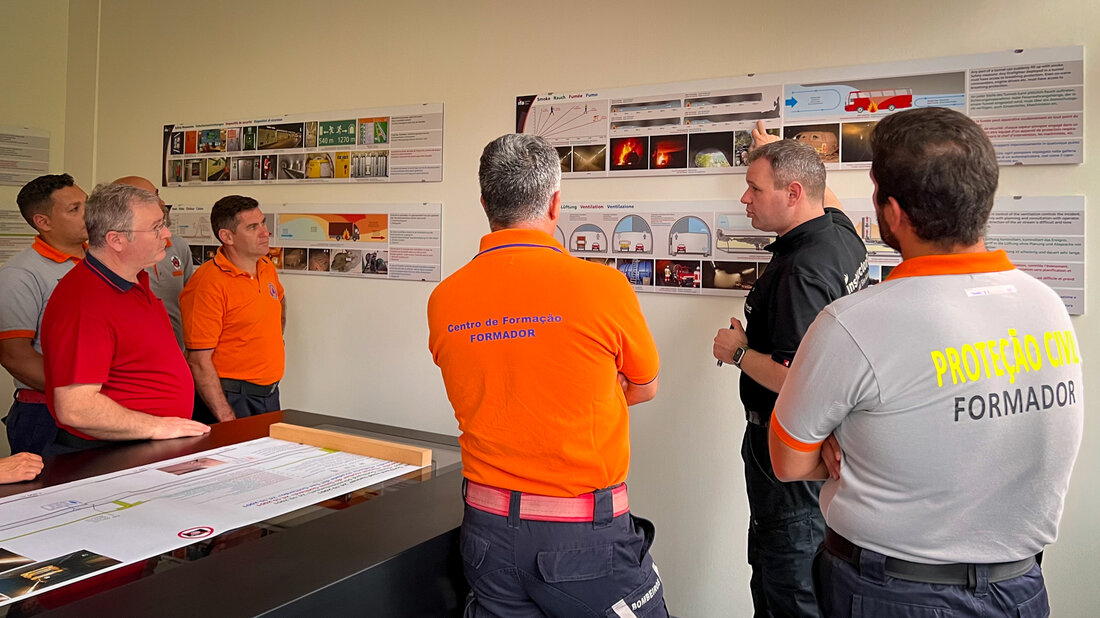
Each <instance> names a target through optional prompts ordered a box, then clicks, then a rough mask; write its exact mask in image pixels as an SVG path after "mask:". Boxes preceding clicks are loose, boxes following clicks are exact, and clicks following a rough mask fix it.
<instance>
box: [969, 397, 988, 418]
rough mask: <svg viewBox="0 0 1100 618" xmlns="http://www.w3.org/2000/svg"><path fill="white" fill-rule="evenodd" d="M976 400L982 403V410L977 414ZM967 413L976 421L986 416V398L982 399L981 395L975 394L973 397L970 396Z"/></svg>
mask: <svg viewBox="0 0 1100 618" xmlns="http://www.w3.org/2000/svg"><path fill="white" fill-rule="evenodd" d="M975 401H977V402H978V403H980V404H982V405H981V410H979V411H978V414H977V415H975V414H974V402H975ZM967 414H969V415H970V418H972V419H974V420H976V421H977V420H980V419H981V418H982V417H983V416H985V400H984V399H982V396H981V395H974V396H973V397H971V398H970V405H969V406H968V410H967Z"/></svg>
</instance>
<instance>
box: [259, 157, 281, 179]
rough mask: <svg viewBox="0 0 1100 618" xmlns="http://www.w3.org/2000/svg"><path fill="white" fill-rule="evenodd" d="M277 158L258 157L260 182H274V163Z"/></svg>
mask: <svg viewBox="0 0 1100 618" xmlns="http://www.w3.org/2000/svg"><path fill="white" fill-rule="evenodd" d="M278 158H279V157H278V155H263V156H262V157H260V180H275V170H276V167H275V162H276V160H277V159H278Z"/></svg>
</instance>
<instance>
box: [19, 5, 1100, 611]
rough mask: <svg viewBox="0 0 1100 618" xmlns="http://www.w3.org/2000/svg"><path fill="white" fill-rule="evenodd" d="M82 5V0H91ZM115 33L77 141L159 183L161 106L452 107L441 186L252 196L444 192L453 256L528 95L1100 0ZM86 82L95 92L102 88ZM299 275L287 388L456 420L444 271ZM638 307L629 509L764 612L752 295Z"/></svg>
mask: <svg viewBox="0 0 1100 618" xmlns="http://www.w3.org/2000/svg"><path fill="white" fill-rule="evenodd" d="M26 4H27V5H28V6H29V5H31V3H29V2H28V3H26ZM92 4H94V3H92ZM72 5H73V7H74V8H73V10H74V11H75V10H77V7H78V6H79V7H80V10H82V11H88V10H89V9H88V6H89V3H88V2H87V1H86V0H72ZM20 6H21V7H22V6H23V5H22V3H21V4H20ZM28 10H29V9H28ZM101 32H102V35H101V38H100V45H99V78H98V81H97V82H95V84H97V85H98V97H93V98H92V102H91V103H88V102H87V101H86V100H85V102H84V103H83V104H81V103H78V102H71V103H72V105H73V106H80V108H81V109H84V105H88V104H98V112H97V113H96V114H95V115H94V119H95V123H96V125H97V126H98V131H97V132H95V133H94V134H93V135H92V138H91V139H90V140H89V139H88V136H87V135H83V136H76V137H74V140H78V141H79V140H83V141H81V144H89V143H90V144H91V148H92V149H93V154H94V158H93V159H92V164H93V165H94V166H95V175H96V180H98V181H105V180H107V181H109V180H111V179H113V178H114V177H117V176H120V175H123V174H134V173H136V174H143V175H146V176H149V177H152V178H156V177H158V176H157V174H158V169H159V162H160V160H159V150H160V143H161V142H160V127H161V125H162V124H165V123H168V122H189V121H215V120H220V119H232V118H237V117H247V116H253V115H259V114H270V113H294V112H309V111H322V110H329V109H343V108H352V107H374V106H388V105H399V104H407V103H420V102H443V103H444V104H445V110H446V120H445V137H444V143H445V148H444V165H445V171H444V176H445V180H444V182H442V183H429V184H423V185H391V186H379V185H371V186H350V185H348V186H339V185H336V186H325V187H317V186H303V187H286V186H279V187H241V188H240V190H241V191H242V192H246V193H248V194H251V195H253V196H255V197H256V198H258V199H259V200H260V201H261V203H268V204H274V203H283V202H289V203H370V202H420V201H432V202H435V201H438V202H443V204H444V251H443V259H444V270H445V271H446V272H448V273H449V272H451V271H453V270H455V269H456V268H458V267H459V266H460V265H462V264H463V263H464V262H465V261H466V260H468V259H469V258H470V256H472V255H473V253H474V252H475V251H476V248H477V242H478V238H479V237H480V236H481V235H482V234H483V233H484V232H485V231H486V225H485V223H484V220H483V217H482V214H481V212H480V208H479V207H478V202H477V197H478V190H477V181H476V172H477V158H478V155H479V154H480V150H481V148H482V146H484V144H485V143H486V142H488V141H489V140H490V139H492V138H494V137H496V136H498V135H500V134H502V133H506V132H508V131H511V130H513V128H514V127H513V118H514V97H515V96H516V95H518V94H530V93H535V92H541V91H545V90H570V89H581V88H591V87H603V88H610V87H620V86H629V85H640V84H651V83H660V82H669V81H682V80H688V79H703V78H710V77H722V76H730V75H738V74H743V73H749V72H756V73H774V72H779V71H789V70H798V69H806V68H816V67H829V66H845V65H852V64H859V63H863V62H879V61H883V62H885V61H893V60H906V59H913V58H927V57H936V56H945V55H958V54H968V53H979V52H986V51H994V50H1003V49H1009V48H1017V47H1024V48H1027V47H1054V46H1064V45H1080V44H1090V43H1092V42H1093V41H1095V37H1096V33H1097V32H1100V4H1098V3H1097V2H1095V0H1063V1H1062V2H1058V3H1047V4H1040V3H1036V2H1033V1H1023V0H1003V1H1000V2H989V1H986V2H977V1H975V2H957V1H947V0H928V1H927V2H922V3H912V4H909V3H891V4H877V5H869V4H867V3H849V2H842V1H836V0H834V1H831V2H830V1H815V2H808V1H789V2H784V3H771V4H767V3H740V2H734V3H716V2H710V1H706V2H704V1H698V0H684V1H681V2H676V3H667V2H654V1H635V2H629V3H628V2H622V3H619V2H592V1H588V2H575V1H573V0H561V1H559V2H556V3H550V4H546V3H518V2H505V1H489V0H481V1H472V0H471V1H467V2H451V3H445V2H430V1H428V0H406V1H403V2H389V3H386V2H358V3H349V2H331V1H327V0H322V1H317V2H312V3H304V2H288V1H269V2H258V1H238V2H232V3H227V2H217V1H214V0H192V1H191V2H187V3H160V2H144V1H141V0H103V1H102V31H101ZM75 36H77V35H76V33H74V37H75ZM75 40H76V39H75V38H74V39H73V41H75ZM56 44H57V45H61V46H63V45H64V41H63V40H58V41H57V42H56ZM70 44H73V45H75V44H76V43H75V42H74V43H70ZM81 44H82V45H83V44H84V43H81ZM62 55H63V54H62ZM1086 56H1087V58H1086V66H1093V65H1096V64H1097V62H1100V56H1098V53H1097V50H1096V49H1095V48H1089V49H1086ZM1089 77H1090V83H1089V85H1088V91H1089V92H1088V93H1087V94H1086V96H1087V100H1089V101H1094V100H1098V98H1097V97H1098V95H1100V92H1098V89H1100V80H1098V79H1097V76H1096V74H1095V72H1093V73H1092V74H1090V75H1089ZM72 79H73V76H70V80H72ZM79 89H80V90H81V92H83V93H85V94H86V93H87V92H88V88H87V85H86V83H85V84H84V85H82V86H80V88H79ZM84 98H85V99H87V97H86V96H85V97H84ZM76 111H77V110H76V109H72V110H70V114H72V113H76ZM1089 111H1090V113H1092V114H1096V113H1098V112H1100V107H1098V106H1097V105H1095V104H1094V105H1092V106H1090V109H1089ZM0 120H3V118H0ZM1087 138H1088V139H1087V150H1088V151H1089V153H1091V152H1094V151H1096V150H1097V148H1098V147H1100V137H1097V134H1096V133H1095V132H1094V131H1093V132H1088V133H1087ZM743 182H744V181H743V179H742V177H741V176H710V177H704V178H634V179H615V180H610V179H608V180H571V181H566V182H565V183H564V186H563V193H564V195H565V197H566V199H568V200H582V199H591V200H601V199H603V200H629V199H661V198H669V199H677V198H680V199H682V198H692V199H716V198H726V199H728V198H731V197H737V196H739V195H740V193H741V190H742V187H743ZM830 183H831V184H832V185H833V187H834V188H835V189H836V191H837V193H838V194H839V195H841V196H842V197H843V196H868V195H870V191H871V189H870V183H869V182H868V180H867V177H866V174H865V173H862V172H840V173H835V174H832V175H831V177H830ZM88 184H91V183H88ZM1001 187H1002V193H1004V194H1012V193H1021V194H1029V195H1050V194H1055V195H1061V194H1066V195H1071V194H1085V195H1089V196H1097V195H1100V165H1098V164H1096V163H1094V162H1092V161H1091V160H1090V161H1089V162H1087V163H1086V164H1084V165H1080V166H1051V167H1034V168H1027V169H1015V168H1012V169H1003V171H1002V182H1001ZM224 193H226V190H225V189H214V188H209V189H208V188H175V189H165V190H164V194H165V197H166V199H167V200H168V201H170V202H174V203H205V204H210V203H212V202H213V201H214V200H215V199H217V198H218V197H220V196H221V195H223V194H224ZM1088 226H1089V231H1090V235H1091V236H1095V235H1096V233H1097V229H1098V226H1100V224H1098V223H1096V222H1095V221H1093V220H1092V218H1090V220H1089V221H1088ZM1096 271H1097V268H1096V266H1095V265H1094V264H1090V273H1089V277H1088V284H1089V286H1090V287H1091V288H1092V291H1091V296H1090V301H1089V303H1088V305H1087V310H1086V312H1087V314H1088V315H1086V316H1084V317H1081V318H1077V319H1076V320H1075V324H1076V326H1077V329H1078V333H1079V339H1080V343H1081V347H1082V350H1083V355H1084V358H1085V359H1086V363H1088V362H1089V361H1088V359H1090V358H1092V356H1093V355H1096V354H1100V343H1098V341H1097V339H1096V337H1094V336H1092V335H1091V334H1090V330H1091V329H1090V326H1091V325H1092V323H1094V322H1096V319H1097V318H1096V317H1095V314H1096V313H1097V311H1100V306H1098V305H1097V302H1096V301H1095V298H1096V297H1097V295H1100V286H1098V276H1097V273H1096ZM284 283H285V285H286V288H287V294H288V299H289V304H290V309H289V314H290V315H289V317H290V324H289V327H288V334H287V350H288V356H289V359H288V360H289V362H288V373H287V377H286V381H285V386H284V391H283V392H284V404H285V405H287V406H289V407H297V408H301V409H306V410H312V411H317V412H325V413H330V414H337V415H341V416H347V417H352V418H358V419H365V420H372V421H378V422H384V423H394V424H401V425H406V426H410V427H416V428H420V429H426V430H432V431H440V432H448V433H453V432H455V423H454V420H453V418H452V417H451V413H450V410H449V407H448V405H447V401H446V398H445V396H444V391H443V387H442V383H441V381H440V379H439V373H438V371H437V370H436V368H435V367H434V366H433V365H432V363H431V359H430V358H429V355H428V353H427V350H426V340H427V329H426V326H425V318H424V306H425V302H426V300H427V297H428V294H429V293H430V289H431V286H430V285H428V284H421V283H408V282H386V281H362V282H360V281H351V282H349V281H335V280H327V279H323V278H310V277H300V276H299V277H296V276H290V275H288V276H286V277H284ZM642 307H643V309H644V310H645V312H646V316H647V318H648V320H649V323H650V327H651V328H652V330H653V331H654V334H655V336H656V339H657V343H658V345H659V346H660V349H661V355H662V366H663V369H662V376H661V393H660V395H659V396H658V397H657V399H656V400H655V401H653V402H651V403H649V404H646V405H644V406H640V407H638V408H637V409H636V410H635V411H634V414H633V416H634V418H633V435H632V442H633V455H634V457H633V469H632V474H631V478H630V484H631V497H632V506H633V507H634V508H635V510H636V511H637V512H638V513H639V514H641V515H643V516H645V517H649V518H651V519H653V520H654V521H655V522H656V524H657V528H658V533H657V534H658V537H657V543H656V546H655V555H656V557H657V560H658V562H659V563H660V565H661V569H662V571H661V572H662V575H664V577H665V579H666V584H667V595H668V599H669V602H670V605H671V607H672V609H673V611H674V612H675V613H677V614H680V615H683V616H742V615H749V614H750V613H751V610H750V608H751V603H750V599H749V593H748V584H747V582H748V579H749V570H748V567H747V566H746V564H745V553H746V548H745V539H744V536H745V528H746V525H747V523H746V522H747V518H748V512H747V507H746V505H745V499H744V497H743V496H744V486H743V482H742V480H741V479H742V475H741V462H740V457H739V453H738V449H739V445H740V439H741V432H742V428H743V420H742V418H743V417H742V411H741V407H740V404H739V403H738V400H737V387H736V377H737V371H736V370H735V369H733V368H728V367H727V368H723V369H718V368H716V367H715V366H714V362H713V359H712V358H711V356H710V341H711V339H712V338H713V336H714V333H715V331H716V330H717V329H719V328H722V327H723V325H726V324H728V318H729V316H730V315H731V314H734V315H740V314H741V313H742V309H743V303H742V302H741V301H740V300H732V299H721V298H680V297H676V298H673V297H671V296H654V295H643V296H642ZM1096 401H1100V399H1095V398H1094V399H1090V404H1089V405H1088V415H1089V417H1090V422H1088V423H1087V424H1086V436H1085V442H1084V445H1083V447H1082V454H1081V457H1080V458H1079V461H1078V466H1077V471H1076V474H1075V477H1074V482H1073V486H1072V488H1071V493H1070V496H1069V499H1068V501H1067V507H1066V515H1065V518H1064V520H1063V529H1062V538H1061V540H1060V541H1059V543H1058V544H1057V545H1055V546H1054V547H1052V548H1051V549H1050V550H1049V551H1048V553H1047V559H1046V562H1045V565H1046V572H1047V577H1048V581H1049V585H1050V589H1051V596H1052V603H1053V605H1054V610H1055V615H1056V616H1082V615H1093V614H1095V613H1096V612H1097V611H1100V589H1098V588H1097V587H1096V586H1095V585H1094V584H1093V582H1092V581H1091V577H1089V576H1090V575H1091V574H1092V573H1093V572H1094V571H1095V562H1096V556H1098V555H1100V546H1098V541H1097V535H1096V534H1095V524H1094V521H1095V519H1096V518H1097V516H1098V515H1100V503H1098V500H1100V499H1098V498H1097V492H1094V491H1091V490H1089V489H1088V487H1089V486H1090V485H1091V484H1092V483H1095V482H1097V480H1098V479H1097V476H1098V475H1100V468H1098V465H1097V464H1098V459H1100V454H1098V452H1100V448H1098V447H1100V435H1098V434H1097V430H1096V428H1095V426H1094V423H1093V422H1092V420H1091V416H1092V415H1093V414H1094V413H1095V411H1096V410H1097V409H1098V408H1100V403H1096ZM929 455H930V456H934V445H929ZM995 516H996V514H995V513H991V514H990V517H995Z"/></svg>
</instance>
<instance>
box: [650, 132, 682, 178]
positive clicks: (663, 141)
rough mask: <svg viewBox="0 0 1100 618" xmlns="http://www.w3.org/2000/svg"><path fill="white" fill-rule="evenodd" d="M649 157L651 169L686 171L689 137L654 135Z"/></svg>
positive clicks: (651, 140)
mask: <svg viewBox="0 0 1100 618" xmlns="http://www.w3.org/2000/svg"><path fill="white" fill-rule="evenodd" d="M650 143H651V144H652V148H651V153H650V155H649V168H650V169H654V170H662V169H684V168H686V167H687V159H688V157H687V143H688V137H687V135H654V136H653V137H651V138H650Z"/></svg>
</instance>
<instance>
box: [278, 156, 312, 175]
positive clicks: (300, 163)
mask: <svg viewBox="0 0 1100 618" xmlns="http://www.w3.org/2000/svg"><path fill="white" fill-rule="evenodd" d="M305 166H306V155H305V154H302V153H298V154H281V155H279V175H278V179H279V180H301V179H302V178H305V175H306V172H305Z"/></svg>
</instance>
